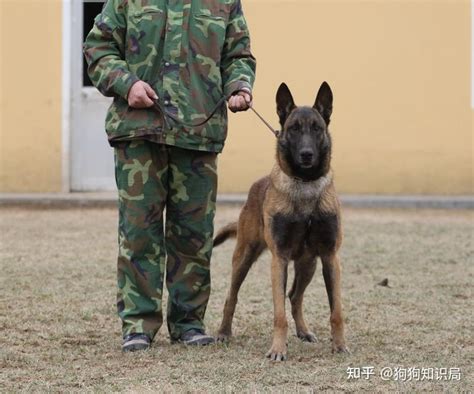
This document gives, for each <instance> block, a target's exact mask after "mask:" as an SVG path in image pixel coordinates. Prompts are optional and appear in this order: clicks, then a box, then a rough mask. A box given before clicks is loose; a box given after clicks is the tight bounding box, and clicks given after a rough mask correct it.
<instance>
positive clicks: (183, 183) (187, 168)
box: [115, 140, 217, 339]
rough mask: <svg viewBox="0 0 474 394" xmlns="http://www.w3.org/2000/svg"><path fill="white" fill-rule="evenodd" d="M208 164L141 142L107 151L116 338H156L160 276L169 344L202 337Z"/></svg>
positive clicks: (211, 172)
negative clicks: (112, 185) (114, 225)
mask: <svg viewBox="0 0 474 394" xmlns="http://www.w3.org/2000/svg"><path fill="white" fill-rule="evenodd" d="M216 156H217V155H216V153H211V152H200V151H194V150H186V149H181V148H177V147H173V146H167V145H162V144H157V143H154V142H150V141H145V140H139V141H128V142H121V143H119V144H118V145H116V146H115V178H116V181H117V188H118V192H119V256H118V296H117V308H118V314H119V316H120V318H121V319H122V331H123V335H124V336H125V335H128V334H131V333H145V334H147V335H148V336H149V337H150V338H153V337H154V336H155V334H156V333H157V331H158V330H159V328H160V326H161V325H162V323H163V316H162V295H163V282H164V280H165V279H164V274H165V271H166V287H167V289H168V294H169V298H168V308H167V309H168V310H167V324H168V330H169V333H170V336H171V338H172V339H177V338H179V337H180V336H181V334H182V333H183V332H185V331H187V330H190V329H193V328H194V329H204V323H203V318H204V313H205V311H206V306H207V302H208V299H209V294H210V286H211V280H210V270H209V268H210V267H209V263H210V258H211V252H212V237H213V220H214V213H215V202H216V190H217V172H216ZM165 208H166V209H165Z"/></svg>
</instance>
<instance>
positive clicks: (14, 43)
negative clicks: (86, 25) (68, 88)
mask: <svg viewBox="0 0 474 394" xmlns="http://www.w3.org/2000/svg"><path fill="white" fill-rule="evenodd" d="M61 11H62V8H61V1H58V0H46V1H35V0H31V1H26V0H20V1H18V0H0V31H1V33H0V53H1V60H0V63H1V69H0V87H1V89H0V91H1V99H0V114H1V115H0V191H9V192H36V191H42V192H46V191H60V190H61V59H62V58H61V56H62V54H61Z"/></svg>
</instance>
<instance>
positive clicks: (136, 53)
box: [126, 6, 166, 78]
mask: <svg viewBox="0 0 474 394" xmlns="http://www.w3.org/2000/svg"><path fill="white" fill-rule="evenodd" d="M165 26H166V13H165V12H164V11H163V9H160V8H157V7H151V6H148V7H144V8H142V9H140V10H139V11H136V12H132V13H130V14H129V15H128V25H127V45H126V60H127V62H128V66H129V68H130V71H131V72H133V73H134V74H135V75H137V76H138V77H140V78H143V77H144V76H145V74H146V73H147V72H148V71H147V67H148V68H149V66H150V65H149V64H145V63H147V62H146V61H145V60H146V59H149V60H151V62H153V58H154V57H156V56H157V54H158V49H159V46H160V43H161V42H162V41H163V38H164V34H165Z"/></svg>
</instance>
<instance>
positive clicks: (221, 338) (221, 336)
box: [216, 332, 231, 343]
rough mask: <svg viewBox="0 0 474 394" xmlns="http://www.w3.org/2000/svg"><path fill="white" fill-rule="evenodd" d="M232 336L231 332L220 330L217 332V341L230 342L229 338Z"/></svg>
mask: <svg viewBox="0 0 474 394" xmlns="http://www.w3.org/2000/svg"><path fill="white" fill-rule="evenodd" d="M230 337H231V334H227V333H224V332H219V333H217V335H216V341H217V342H221V343H222V342H229V339H230Z"/></svg>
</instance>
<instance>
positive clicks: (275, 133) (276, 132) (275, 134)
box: [249, 107, 280, 138]
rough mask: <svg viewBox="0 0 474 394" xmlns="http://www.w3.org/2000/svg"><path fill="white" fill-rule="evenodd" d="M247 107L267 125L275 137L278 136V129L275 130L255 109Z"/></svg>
mask: <svg viewBox="0 0 474 394" xmlns="http://www.w3.org/2000/svg"><path fill="white" fill-rule="evenodd" d="M249 108H250V109H251V110H252V111H253V113H254V114H255V115H257V116H258V118H259V119H260V120H261V121H262V122H263V123H264V124H265V126H267V127H268V128H269V129H270V131H271V132H272V133H273V135H274V136H275V137H276V138H278V136H279V135H280V132H279V131H278V130H275V129H274V128H273V127H272V126H271V125H270V123H268V122H267V121H266V120H265V119H263V116H262V115H260V114H259V113H258V112H257V111H256V110H255V108H254V107H249Z"/></svg>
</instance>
